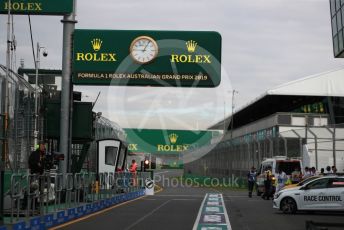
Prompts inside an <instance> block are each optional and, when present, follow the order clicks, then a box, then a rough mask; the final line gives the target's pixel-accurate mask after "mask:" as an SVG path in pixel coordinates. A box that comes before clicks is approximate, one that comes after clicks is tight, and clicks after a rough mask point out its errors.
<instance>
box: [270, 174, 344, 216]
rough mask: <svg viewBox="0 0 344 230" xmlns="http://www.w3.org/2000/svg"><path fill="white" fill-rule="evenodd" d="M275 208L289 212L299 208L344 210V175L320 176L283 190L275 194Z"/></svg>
mask: <svg viewBox="0 0 344 230" xmlns="http://www.w3.org/2000/svg"><path fill="white" fill-rule="evenodd" d="M273 208H276V209H280V210H281V211H283V213H288V214H291V213H295V212H296V211H297V210H310V211H316V210H322V211H324V210H328V211H344V177H343V176H340V177H339V176H326V177H320V178H317V179H315V180H312V181H310V182H308V183H306V184H304V185H303V186H298V187H294V188H289V189H285V190H281V191H280V192H278V193H277V194H275V197H274V201H273Z"/></svg>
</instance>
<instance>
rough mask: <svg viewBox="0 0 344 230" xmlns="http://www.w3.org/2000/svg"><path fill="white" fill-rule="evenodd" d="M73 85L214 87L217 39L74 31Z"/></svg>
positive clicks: (208, 34)
mask: <svg viewBox="0 0 344 230" xmlns="http://www.w3.org/2000/svg"><path fill="white" fill-rule="evenodd" d="M73 49H74V51H73V83H74V84H79V85H120V86H174V87H179V86H181V87H216V86H218V85H219V84H220V81H221V35H220V34H219V33H217V32H213V31H145V30H80V29H78V30H75V33H74V45H73Z"/></svg>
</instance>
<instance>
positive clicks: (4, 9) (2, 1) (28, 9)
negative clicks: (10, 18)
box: [0, 0, 73, 15]
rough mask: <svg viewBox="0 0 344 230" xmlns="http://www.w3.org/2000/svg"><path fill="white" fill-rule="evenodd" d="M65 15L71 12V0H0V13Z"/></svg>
mask: <svg viewBox="0 0 344 230" xmlns="http://www.w3.org/2000/svg"><path fill="white" fill-rule="evenodd" d="M8 9H10V11H11V14H30V15H65V14H70V13H72V12H73V0H58V1H57V0H11V1H10V3H8V0H0V14H7V13H8Z"/></svg>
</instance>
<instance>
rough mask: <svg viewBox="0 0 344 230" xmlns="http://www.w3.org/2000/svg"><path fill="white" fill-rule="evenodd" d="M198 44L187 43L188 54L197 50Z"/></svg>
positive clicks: (193, 42)
mask: <svg viewBox="0 0 344 230" xmlns="http://www.w3.org/2000/svg"><path fill="white" fill-rule="evenodd" d="M196 46H197V42H195V41H192V40H190V41H187V42H186V48H187V49H188V52H190V53H193V52H195V50H196Z"/></svg>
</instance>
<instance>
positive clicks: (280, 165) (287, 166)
mask: <svg viewBox="0 0 344 230" xmlns="http://www.w3.org/2000/svg"><path fill="white" fill-rule="evenodd" d="M295 168H299V169H300V168H301V166H300V162H299V161H277V162H276V170H277V171H278V170H280V169H282V171H283V172H285V173H286V174H287V175H291V173H292V172H293V171H294V170H295Z"/></svg>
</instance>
